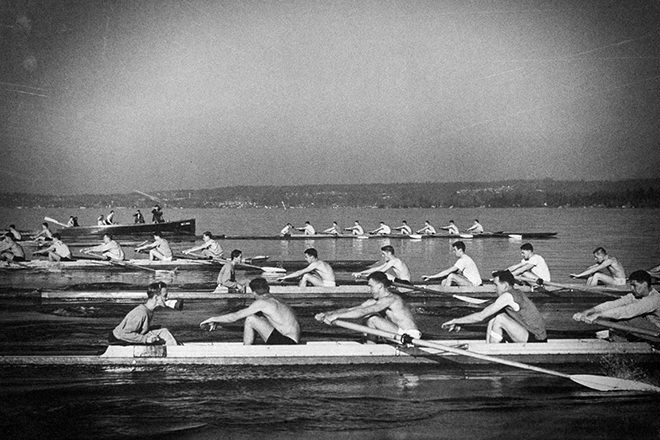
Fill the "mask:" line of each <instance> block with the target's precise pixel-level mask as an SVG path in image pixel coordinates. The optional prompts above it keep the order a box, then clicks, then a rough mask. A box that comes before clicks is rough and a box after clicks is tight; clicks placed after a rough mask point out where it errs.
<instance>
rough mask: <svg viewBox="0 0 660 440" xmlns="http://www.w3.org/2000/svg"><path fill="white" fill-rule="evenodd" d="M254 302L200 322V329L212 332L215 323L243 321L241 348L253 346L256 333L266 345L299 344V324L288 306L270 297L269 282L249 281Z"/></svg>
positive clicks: (260, 280) (263, 280)
mask: <svg viewBox="0 0 660 440" xmlns="http://www.w3.org/2000/svg"><path fill="white" fill-rule="evenodd" d="M250 289H252V292H253V293H254V295H255V301H254V302H253V303H252V304H250V305H249V306H248V307H246V308H244V309H241V310H238V311H236V312H233V313H227V314H225V315H220V316H215V317H212V318H209V319H207V320H205V321H203V322H202V323H201V324H199V326H200V327H202V328H204V327H207V326H208V328H209V331H213V330H215V329H216V328H218V327H219V325H218V324H230V323H232V322H236V321H239V320H241V319H243V318H245V324H244V325H243V345H252V344H253V343H254V339H255V333H256V334H259V336H260V337H261V339H263V340H264V342H265V343H266V345H295V344H298V343H299V342H300V324H298V320H297V319H296V315H295V313H294V311H293V309H292V308H291V307H289V306H288V305H287V304H285V303H284V302H282V301H280V300H279V299H277V298H275V297H274V296H272V295H271V294H270V288H269V286H268V282H267V281H266V280H265V279H263V278H260V277H259V278H255V279H253V280H252V281H250Z"/></svg>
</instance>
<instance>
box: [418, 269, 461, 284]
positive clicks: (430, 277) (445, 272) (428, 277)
mask: <svg viewBox="0 0 660 440" xmlns="http://www.w3.org/2000/svg"><path fill="white" fill-rule="evenodd" d="M459 270H460V269H459V268H458V267H456V266H452V267H450V268H449V269H445V270H443V271H442V272H438V273H436V274H435V275H422V279H423V280H424V281H428V280H433V279H435V278H444V277H446V276H447V275H449V274H450V273H453V272H458V271H459Z"/></svg>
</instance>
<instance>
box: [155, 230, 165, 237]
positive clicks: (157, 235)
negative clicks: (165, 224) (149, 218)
mask: <svg viewBox="0 0 660 440" xmlns="http://www.w3.org/2000/svg"><path fill="white" fill-rule="evenodd" d="M154 237H160V238H163V233H162V232H160V231H154Z"/></svg>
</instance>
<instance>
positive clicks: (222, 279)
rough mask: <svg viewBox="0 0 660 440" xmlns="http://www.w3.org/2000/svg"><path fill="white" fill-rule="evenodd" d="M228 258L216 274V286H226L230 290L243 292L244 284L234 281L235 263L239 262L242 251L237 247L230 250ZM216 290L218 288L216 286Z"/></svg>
mask: <svg viewBox="0 0 660 440" xmlns="http://www.w3.org/2000/svg"><path fill="white" fill-rule="evenodd" d="M229 255H230V258H229V260H228V261H226V262H225V264H223V266H222V269H220V273H219V274H218V287H226V288H228V289H230V290H236V291H238V292H245V284H243V283H239V282H238V281H236V265H237V264H239V263H240V262H241V259H242V257H243V252H241V251H240V250H239V249H234V250H233V251H231V254H229ZM216 290H219V289H218V288H216Z"/></svg>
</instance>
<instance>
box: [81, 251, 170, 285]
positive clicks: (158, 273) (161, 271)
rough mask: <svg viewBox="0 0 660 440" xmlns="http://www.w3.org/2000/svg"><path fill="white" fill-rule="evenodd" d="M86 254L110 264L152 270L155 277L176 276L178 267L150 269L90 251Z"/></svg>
mask: <svg viewBox="0 0 660 440" xmlns="http://www.w3.org/2000/svg"><path fill="white" fill-rule="evenodd" d="M88 255H92V256H94V257H97V259H98V260H99V261H104V262H107V263H108V264H111V265H114V266H120V267H130V268H132V269H140V270H144V271H147V272H152V273H153V274H155V275H156V276H157V277H163V276H165V277H168V278H171V279H173V278H174V277H175V276H176V271H177V269H178V268H175V269H174V270H164V269H152V268H150V267H144V266H140V265H139V264H132V263H129V262H126V261H119V260H112V259H111V260H106V259H105V258H103V257H101V256H99V255H96V254H92V253H88Z"/></svg>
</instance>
